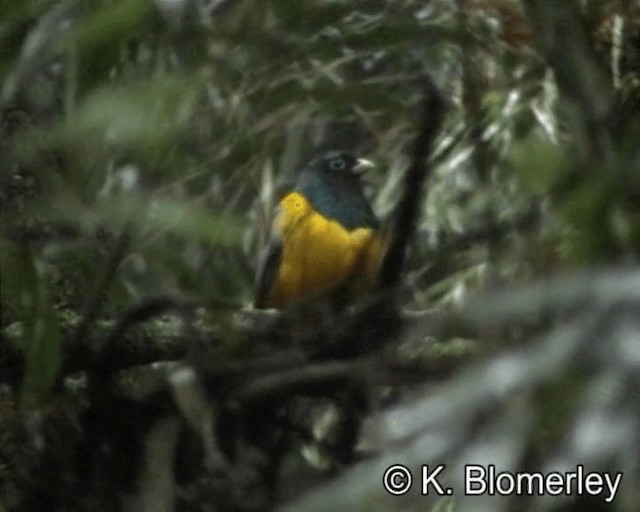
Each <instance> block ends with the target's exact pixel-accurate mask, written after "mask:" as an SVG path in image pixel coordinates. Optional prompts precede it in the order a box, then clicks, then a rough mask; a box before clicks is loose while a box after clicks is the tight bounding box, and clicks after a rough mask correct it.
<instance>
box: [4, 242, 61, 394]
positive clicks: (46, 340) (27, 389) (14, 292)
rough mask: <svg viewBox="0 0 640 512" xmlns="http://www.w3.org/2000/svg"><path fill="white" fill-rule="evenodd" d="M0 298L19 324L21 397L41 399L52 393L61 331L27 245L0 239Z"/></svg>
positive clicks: (46, 284)
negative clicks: (11, 307) (0, 278)
mask: <svg viewBox="0 0 640 512" xmlns="http://www.w3.org/2000/svg"><path fill="white" fill-rule="evenodd" d="M0 270H1V273H2V297H3V300H7V301H9V302H10V303H11V304H12V305H13V308H14V309H15V311H16V314H17V317H18V319H19V320H20V322H21V323H22V327H23V328H22V330H21V343H22V346H23V348H24V354H25V371H24V380H23V386H22V396H23V400H25V401H26V402H29V403H32V402H40V401H42V400H44V399H46V398H47V396H48V395H49V393H50V392H51V390H52V388H53V385H54V383H55V380H56V377H57V375H58V370H59V368H60V359H61V333H60V327H59V325H58V323H57V321H56V317H55V310H54V307H53V302H52V300H51V295H50V292H49V282H48V276H47V273H46V271H45V269H44V266H43V265H42V264H41V263H39V262H37V261H36V260H35V258H34V256H33V254H31V252H30V250H29V249H28V248H27V247H26V246H19V245H17V244H14V243H11V242H8V241H6V240H3V241H1V242H0Z"/></svg>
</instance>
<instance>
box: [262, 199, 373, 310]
mask: <svg viewBox="0 0 640 512" xmlns="http://www.w3.org/2000/svg"><path fill="white" fill-rule="evenodd" d="M273 227H274V230H275V231H276V232H277V233H279V234H280V242H281V244H282V254H281V258H280V265H279V267H278V270H277V273H276V275H275V277H274V282H273V285H272V287H271V290H270V293H269V297H268V299H267V303H268V305H269V307H277V308H280V307H284V306H286V305H288V304H290V303H291V302H293V301H295V300H296V299H298V298H300V297H308V296H313V295H317V294H320V293H322V292H324V291H327V290H331V289H333V288H335V287H337V286H339V285H342V284H344V283H346V282H351V281H367V282H369V281H371V280H372V279H373V278H375V276H376V275H377V272H378V269H379V266H380V262H381V259H382V253H383V246H384V244H383V242H382V241H381V240H380V238H379V237H377V236H376V235H375V232H374V231H373V230H372V229H370V228H362V227H360V228H356V229H353V230H347V229H345V228H344V227H343V226H342V225H341V224H340V223H338V222H337V221H335V220H332V219H328V218H326V217H323V216H322V215H320V214H319V213H318V212H316V211H315V210H314V209H313V207H312V206H311V204H310V203H309V202H308V201H307V200H306V199H305V198H304V197H303V196H302V195H301V194H300V193H298V192H292V193H290V194H288V195H287V196H285V197H284V198H283V199H282V200H281V201H280V205H279V212H278V214H277V216H276V218H275V220H274V226H273Z"/></svg>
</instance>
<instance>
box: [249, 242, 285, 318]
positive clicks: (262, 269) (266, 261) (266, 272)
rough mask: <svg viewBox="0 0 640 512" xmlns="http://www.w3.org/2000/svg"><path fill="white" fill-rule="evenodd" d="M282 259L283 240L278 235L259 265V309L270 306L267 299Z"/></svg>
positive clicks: (257, 302)
mask: <svg viewBox="0 0 640 512" xmlns="http://www.w3.org/2000/svg"><path fill="white" fill-rule="evenodd" d="M281 259H282V242H281V241H280V240H279V239H278V238H277V237H273V239H272V240H271V242H270V243H269V245H268V247H267V249H266V250H265V251H264V253H263V254H262V257H261V258H260V263H259V265H258V274H257V279H256V296H255V303H254V307H256V308H259V309H262V308H266V307H268V305H267V300H268V299H269V293H270V292H271V287H272V286H273V281H274V279H275V278H276V276H277V274H278V268H279V267H280V260H281Z"/></svg>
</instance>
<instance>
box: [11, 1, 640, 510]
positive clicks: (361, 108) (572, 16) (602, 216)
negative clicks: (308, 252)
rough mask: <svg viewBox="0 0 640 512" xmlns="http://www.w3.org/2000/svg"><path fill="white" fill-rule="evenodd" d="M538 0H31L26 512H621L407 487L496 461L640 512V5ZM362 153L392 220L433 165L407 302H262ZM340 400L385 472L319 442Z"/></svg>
mask: <svg viewBox="0 0 640 512" xmlns="http://www.w3.org/2000/svg"><path fill="white" fill-rule="evenodd" d="M521 4H522V5H521ZM521 4H520V3H518V2H516V1H515V0H430V1H428V2H421V1H417V0H403V1H396V0H388V1H384V2H380V1H374V0H356V1H345V0H322V1H318V2H298V1H294V0H263V1H261V2H255V1H250V0H242V1H237V2H231V1H228V0H212V1H205V0H155V1H151V0H144V1H136V2H130V1H127V0H100V1H88V0H59V1H51V0H25V1H23V2H3V3H1V4H0V48H1V50H0V205H1V211H2V217H1V218H0V264H1V267H0V270H1V272H2V275H1V278H2V288H1V293H2V295H1V305H2V310H1V317H0V322H1V323H0V328H1V330H0V333H1V335H0V336H1V337H0V383H4V384H3V385H2V387H0V512H5V511H13V510H27V509H39V508H42V507H44V506H45V505H44V504H47V505H46V506H47V509H74V510H75V509H78V510H83V509H91V510H94V509H97V508H100V509H103V510H111V509H118V508H121V507H122V506H123V502H124V501H126V500H123V499H122V494H128V495H129V496H132V498H131V503H130V504H129V505H127V506H130V507H132V508H135V507H136V506H138V507H139V508H141V509H145V510H147V509H149V510H150V509H152V508H153V509H154V510H156V509H157V510H173V509H174V508H175V509H176V510H204V509H205V508H206V506H205V505H206V504H207V503H215V509H216V510H269V509H272V508H273V507H275V506H276V505H280V504H281V503H282V502H284V501H286V500H292V501H291V503H290V504H289V505H288V506H287V507H288V508H287V510H292V511H293V510H295V511H300V512H302V511H311V510H329V509H331V508H334V509H335V508H337V509H345V510H372V509H374V510H376V509H377V510H387V509H394V510H398V509H406V510H425V509H429V510H467V509H468V510H478V509H479V508H478V507H479V506H484V507H485V508H486V509H488V510H507V509H510V508H511V509H514V508H515V509H520V508H522V509H523V510H528V509H532V510H533V509H541V510H586V509H588V508H589V507H599V506H601V502H602V500H599V501H598V500H595V501H590V500H584V499H583V498H580V497H578V498H575V497H574V498H567V499H564V500H549V499H548V498H549V497H548V496H543V497H538V496H533V497H527V498H526V499H525V498H523V499H516V498H507V497H491V498H488V499H487V501H486V502H481V501H478V499H475V498H474V499H471V498H463V497H462V496H459V495H458V493H456V495H455V496H454V497H453V499H451V498H444V499H434V498H433V496H429V497H423V496H419V495H418V493H415V494H414V493H413V492H412V493H410V495H407V496H405V497H403V498H398V497H390V496H385V493H384V491H383V489H382V487H381V485H380V481H381V477H382V474H383V473H384V469H385V468H386V467H387V466H389V465H391V464H393V463H403V464H406V465H407V466H410V467H412V468H418V467H419V466H420V465H421V464H434V463H436V462H437V463H439V462H442V463H446V464H447V465H448V466H449V472H448V476H447V480H448V481H449V482H450V483H452V485H454V487H455V488H456V489H459V488H460V487H461V485H462V484H461V482H460V478H459V476H460V475H461V474H462V473H461V471H462V469H461V468H462V467H463V466H464V464H465V463H469V462H474V463H477V464H485V465H486V464H489V463H495V464H497V465H498V466H499V467H501V468H504V469H510V470H512V471H515V470H523V469H527V470H532V468H533V469H535V470H539V471H550V470H552V469H559V468H560V469H562V470H566V469H571V468H574V467H575V466H576V465H577V464H585V465H586V466H588V467H590V468H593V469H595V470H600V471H603V470H609V471H614V472H615V471H624V480H623V485H622V488H621V491H620V494H619V496H618V498H617V500H616V501H615V503H614V504H613V506H612V507H613V509H614V510H635V507H636V505H635V504H636V502H637V500H638V494H637V484H638V481H639V476H640V475H639V472H638V461H639V460H640V459H639V458H640V451H639V450H638V444H639V442H640V437H639V434H638V433H640V425H638V423H639V422H640V416H639V415H638V396H639V394H638V392H639V389H638V382H637V369H638V354H639V353H640V347H638V342H637V340H638V339H640V338H639V337H638V332H637V328H638V326H637V320H636V319H637V318H638V314H637V313H638V308H637V302H638V296H637V294H638V292H637V290H638V289H640V288H639V287H638V279H639V277H638V271H637V269H636V264H635V260H636V252H637V249H638V246H639V245H640V223H639V222H638V220H639V219H638V197H639V194H638V186H639V183H640V182H639V181H638V174H637V162H638V148H637V144H636V140H637V138H638V135H639V134H638V122H637V119H636V118H637V112H638V105H639V103H638V98H640V95H639V92H638V91H639V89H638V84H639V83H640V82H639V81H638V69H640V66H639V64H640V63H639V62H638V55H640V53H639V49H640V46H639V41H638V33H639V29H640V13H638V7H637V6H635V5H632V3H625V2H615V1H613V0H599V1H596V0H587V1H585V2H577V1H567V2H563V3H561V4H560V3H557V2H551V1H550V0H523V1H522V2H521ZM426 76H429V77H430V78H431V80H432V81H433V82H434V83H435V86H436V88H437V90H438V91H440V95H441V96H442V97H443V98H444V102H445V104H446V110H447V112H446V117H445V119H444V121H443V123H442V125H441V126H439V125H438V124H437V120H436V119H427V121H432V122H433V126H435V127H436V128H439V133H438V137H437V139H436V140H435V143H434V145H433V147H432V148H431V154H430V155H422V159H420V155H412V153H411V151H412V148H413V147H414V145H415V141H416V138H417V137H418V136H419V132H420V125H421V122H424V121H425V120H424V119H421V118H420V114H419V112H420V106H421V104H422V102H423V101H424V100H425V98H424V96H425V94H426V93H425V87H424V82H425V77H426ZM334 147H338V148H344V149H348V150H350V151H352V152H354V153H357V154H359V155H360V154H361V155H365V156H366V157H367V158H370V159H371V160H374V161H375V162H376V163H377V169H376V170H375V171H374V172H373V174H372V175H371V176H370V178H369V179H370V183H369V186H368V189H369V190H368V193H369V194H370V197H371V199H372V201H373V204H374V206H375V210H376V212H377V213H378V214H379V216H380V217H381V218H383V220H384V221H385V225H386V224H388V225H392V224H393V219H394V214H395V213H396V212H397V211H399V209H397V208H396V207H397V205H398V204H400V205H402V204H403V203H402V201H403V200H406V195H405V192H406V190H405V188H403V187H404V184H405V181H404V179H405V177H406V176H407V173H406V171H407V169H416V168H417V169H418V170H420V167H416V165H417V164H420V165H427V164H428V165H427V168H426V170H425V169H422V170H423V171H424V172H425V173H428V174H425V176H426V178H427V183H426V188H425V190H424V193H422V194H420V195H419V198H420V202H419V203H418V204H416V205H415V206H417V207H418V208H419V211H420V212H421V213H420V217H419V219H418V222H417V226H416V228H417V229H416V232H415V233H411V234H412V235H413V236H412V239H411V243H410V246H409V250H408V252H407V264H406V266H405V267H404V274H403V277H402V283H401V286H400V287H399V288H398V289H396V290H395V292H394V293H395V294H394V295H393V300H392V301H387V298H388V295H385V293H389V292H388V291H385V292H384V293H382V294H378V295H374V296H373V298H372V299H371V300H372V301H373V304H372V303H371V302H367V301H366V300H365V301H363V303H362V304H358V305H356V308H355V310H354V311H350V312H348V313H345V314H343V315H342V316H340V317H338V318H332V319H330V320H327V319H324V320H325V321H324V324H322V326H321V327H320V328H318V329H316V328H315V326H314V328H313V329H312V330H314V331H316V332H314V333H312V334H311V335H310V334H309V333H308V332H303V333H302V334H300V333H299V332H298V331H297V330H296V328H295V325H294V326H293V327H292V324H295V323H296V321H297V320H299V319H297V318H296V316H295V314H294V315H293V316H290V315H282V318H280V317H278V318H275V319H274V318H273V317H272V316H271V315H268V314H265V315H261V314H258V313H257V312H255V311H251V310H250V308H249V307H248V305H249V303H250V302H251V295H252V286H253V274H254V269H255V264H256V255H257V254H258V253H259V252H260V250H261V248H262V247H263V245H264V243H265V238H266V233H267V231H268V228H269V224H270V218H271V214H272V209H273V204H274V202H275V200H276V198H277V196H278V190H279V188H280V187H281V186H282V184H283V183H285V182H287V181H288V180H289V179H290V178H291V177H292V176H293V174H294V172H295V171H296V169H297V168H299V166H300V165H301V164H302V163H303V162H304V161H306V160H307V159H308V158H309V157H310V156H312V155H315V154H317V153H318V152H319V151H321V150H323V149H327V148H334ZM427 158H428V160H427ZM405 204H406V203H405ZM402 249H404V247H403V248H402ZM376 301H377V302H378V303H376ZM380 302H383V303H385V304H386V306H389V304H387V302H389V303H391V304H392V305H391V306H389V308H390V309H391V310H392V311H395V313H394V315H396V316H393V315H391V313H389V311H385V314H384V315H382V314H381V315H379V316H376V315H374V314H373V312H379V310H378V309H376V307H378V306H380V304H379V303H380ZM396 305H397V306H398V309H397V310H394V309H393V306H396ZM386 306H385V307H386ZM387 314H389V315H391V316H392V317H393V318H391V319H389V318H388V317H387V316H385V315H387ZM162 315H167V316H166V317H163V316H162ZM158 317H160V318H162V319H163V321H165V320H166V321H167V325H164V324H163V325H161V327H160V328H158V329H150V330H149V331H144V332H142V334H141V333H140V332H136V333H134V334H135V335H134V334H131V333H132V332H133V331H135V327H136V326H137V324H142V323H145V322H148V323H149V324H151V323H152V321H154V322H155V321H158ZM167 319H172V320H174V321H172V320H167ZM176 319H177V320H176ZM363 319H364V321H363ZM385 322H386V323H385ZM328 324H331V325H328ZM341 328H344V332H347V333H348V335H346V334H344V332H342V331H340V332H338V331H339V329H341ZM176 338H179V339H180V341H181V348H180V349H179V350H177V349H176V343H175V340H176ZM336 340H338V341H340V343H335V342H336ZM365 342H366V343H368V344H369V345H368V347H369V348H368V349H365V348H366V346H365V345H364V344H365ZM313 343H315V345H313ZM324 343H326V345H324ZM331 343H333V345H331ZM349 344H350V346H351V347H352V349H349V348H344V347H345V346H346V345H349ZM310 345H312V346H313V350H311V349H308V347H309V346H310ZM335 345H337V346H338V348H336V347H335ZM300 347H304V349H301V348H300ZM318 347H320V348H318ZM363 347H365V348H363ZM300 351H302V356H301V355H300ZM183 356H184V359H181V358H182V357H183ZM179 359H180V360H181V361H182V363H181V364H182V366H181V367H180V369H179V370H176V369H175V368H176V367H175V365H173V366H172V365H171V364H169V365H168V366H167V368H164V369H163V370H161V377H160V378H158V377H157V375H156V373H157V370H155V369H151V370H150V367H151V366H153V365H152V364H150V363H154V362H156V361H176V360H179ZM187 369H188V371H187ZM183 370H184V371H187V373H186V374H182V373H179V372H180V371H183ZM189 372H191V373H189ZM165 373H166V375H168V376H169V378H168V379H166V378H165ZM185 375H186V376H185ZM194 376H195V377H194ZM158 380H159V381H160V383H158ZM167 380H168V383H167ZM147 381H149V382H147ZM147 388H149V389H147ZM141 389H144V391H141ZM310 395H311V396H315V397H316V398H317V397H318V396H320V397H322V399H323V400H325V402H322V400H318V402H317V403H314V402H313V400H311V399H310V398H309V396H310ZM283 397H284V398H283ZM288 400H290V401H291V403H289V402H287V401H288ZM283 403H285V406H283ZM292 403H293V405H291V404H292ZM327 403H328V404H330V405H331V406H332V407H333V408H334V411H338V412H336V413H335V414H336V416H337V417H338V418H339V420H338V421H336V422H335V423H338V424H340V423H341V422H342V426H343V427H344V425H350V424H353V425H355V426H354V427H353V428H354V430H355V431H356V433H357V432H359V430H360V426H361V423H362V422H364V425H365V426H364V429H363V433H362V436H361V438H362V439H361V444H367V443H368V444H370V445H371V448H370V452H371V453H370V455H371V457H372V458H371V460H368V461H366V462H364V463H361V464H359V465H357V466H356V467H355V468H351V467H346V466H350V465H351V464H353V463H354V460H353V459H352V458H351V459H350V458H349V457H346V458H344V457H341V454H340V450H338V449H337V448H336V447H335V446H333V447H332V446H331V442H330V441H326V440H325V439H319V437H322V436H319V435H316V434H315V432H316V431H317V430H318V428H319V427H317V425H318V424H321V423H322V421H324V418H326V414H327V412H326V411H327V410H329V408H328V406H327ZM285 410H286V411H288V412H290V411H291V410H294V411H295V412H294V413H293V414H291V416H288V412H287V413H285V412H283V411H285ZM238 411H241V413H240V412H238ZM3 417H4V418H5V420H3ZM283 418H286V421H289V422H291V425H289V424H287V423H286V421H285V419H283ZM252 422H253V423H252ZM254 423H255V424H259V425H260V426H261V427H262V428H260V427H254V426H251V425H252V424H254ZM283 424H285V426H284V427H283ZM370 424H371V425H375V428H374V427H371V428H369V425H370ZM240 426H242V427H240ZM336 428H337V427H336ZM180 429H183V430H180ZM185 432H189V433H190V435H191V438H189V435H188V434H186V433H185ZM283 432H284V433H283ZM243 436H244V437H243ZM279 436H280V437H279ZM329 437H330V436H329ZM346 437H348V435H347V436H346ZM183 438H189V440H188V441H185V442H183ZM194 438H195V440H194ZM162 439H164V440H165V441H162ZM292 439H294V440H292ZM248 441H252V442H253V443H254V444H255V446H254V445H253V444H252V443H249V442H248ZM153 443H156V444H153ZM163 443H164V444H163ZM323 443H324V444H323ZM349 443H350V444H349ZM349 443H347V445H348V446H347V449H346V451H347V452H351V451H353V450H354V447H355V441H354V439H353V438H350V441H349ZM232 445H233V446H232ZM312 445H314V446H313V447H312ZM338 445H340V442H336V446H338ZM149 446H153V447H155V448H153V450H156V451H155V452H153V450H152V449H151V448H148V447H149ZM265 446H266V447H268V448H265ZM340 446H341V447H342V448H344V446H342V445H340ZM145 449H148V450H149V451H148V452H145V451H144V450H145ZM163 450H164V451H163ZM189 450H191V451H189ZM270 450H271V451H270ZM278 450H279V452H278ZM313 450H315V452H314V453H315V455H313V456H312V455H310V454H311V453H312V452H313ZM193 451H195V452H196V453H197V457H195V456H194V458H193V459H190V458H189V457H190V456H191V455H193V453H192V452H193ZM275 452H278V454H277V455H275ZM280 452H282V453H280ZM134 453H135V454H136V455H132V454H134ZM145 453H146V454H147V455H148V453H154V454H155V455H156V456H158V457H159V458H160V459H162V456H166V458H167V459H166V460H169V459H171V457H172V456H175V457H174V458H175V459H176V460H175V461H173V462H171V463H168V462H166V460H165V462H164V466H163V465H162V464H161V463H158V467H160V466H162V467H161V469H163V468H164V469H166V468H173V466H174V462H175V471H174V472H175V475H174V473H172V471H171V470H169V469H166V472H165V473H162V471H159V473H162V474H155V473H153V472H152V469H153V468H154V462H153V461H152V458H150V459H145V458H144V457H145V455H144V454H145ZM158 454H160V455H158ZM300 454H305V457H307V459H309V460H312V461H314V463H312V464H309V463H307V462H304V461H303V460H302V459H301V455H300ZM128 456H130V457H131V459H135V463H134V462H132V461H131V460H130V459H127V457H128ZM154 460H155V459H154ZM185 460H190V461H191V462H190V463H185ZM314 465H315V466H318V467H325V468H326V467H329V468H331V469H332V470H333V471H334V472H336V473H338V474H337V475H335V476H334V477H333V478H332V479H331V481H330V482H329V484H328V485H320V483H319V482H318V481H317V480H318V479H321V480H328V479H329V478H328V476H327V474H326V472H324V473H323V472H322V471H320V470H319V469H318V468H317V467H316V468H313V467H312V466H314ZM165 466H166V467H165ZM230 467H231V469H230ZM256 468H257V469H256ZM220 473H222V474H223V477H221V476H220ZM307 473H310V474H312V475H313V477H312V476H309V475H308V474H307ZM265 474H266V475H270V478H271V480H269V478H265ZM153 475H155V477H154V476H153ZM174 476H175V479H174ZM127 479H128V480H127ZM163 479H164V480H163ZM239 480H241V481H239ZM273 480H278V481H277V482H274V481H273ZM3 481H4V482H7V483H2V482H3ZM212 482H213V483H212ZM265 482H266V483H265ZM293 483H296V484H299V485H300V487H302V486H303V484H304V485H306V486H307V487H313V489H312V492H310V493H303V492H302V491H300V492H297V493H296V492H293V491H292V489H288V487H292V484H293ZM634 484H635V485H634ZM264 488H266V489H267V491H265V489H264ZM167 489H170V490H172V491H171V492H169V491H167V494H163V492H164V491H166V490H167ZM274 489H275V490H274ZM274 493H276V494H275V495H274ZM245 494H246V495H247V496H249V495H251V496H252V497H253V501H251V500H249V499H248V498H247V499H244V498H243V499H241V498H240V497H239V496H240V495H242V496H245ZM273 500H275V501H273ZM49 503H53V504H52V505H49ZM479 503H480V504H481V505H479ZM594 503H595V505H594ZM174 505H175V507H174ZM562 507H566V508H562Z"/></svg>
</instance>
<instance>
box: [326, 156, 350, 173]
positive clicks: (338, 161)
mask: <svg viewBox="0 0 640 512" xmlns="http://www.w3.org/2000/svg"><path fill="white" fill-rule="evenodd" d="M345 165H347V164H346V162H345V161H344V158H334V159H333V160H331V162H329V167H330V168H331V170H333V171H340V170H342V169H344V167H345Z"/></svg>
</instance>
